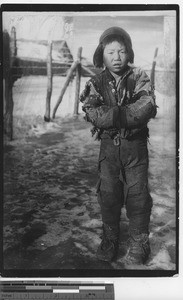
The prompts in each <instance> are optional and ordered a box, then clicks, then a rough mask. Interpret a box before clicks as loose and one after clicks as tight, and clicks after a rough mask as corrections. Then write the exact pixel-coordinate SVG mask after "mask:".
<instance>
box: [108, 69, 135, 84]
mask: <svg viewBox="0 0 183 300" xmlns="http://www.w3.org/2000/svg"><path fill="white" fill-rule="evenodd" d="M104 71H105V74H106V77H107V80H108V82H113V83H115V78H114V76H113V75H112V74H111V72H110V71H109V70H108V69H107V68H105V70H104ZM130 73H132V67H130V66H127V67H126V70H125V72H124V73H123V74H122V75H121V77H122V79H123V78H125V77H126V76H127V75H129V74H130Z"/></svg>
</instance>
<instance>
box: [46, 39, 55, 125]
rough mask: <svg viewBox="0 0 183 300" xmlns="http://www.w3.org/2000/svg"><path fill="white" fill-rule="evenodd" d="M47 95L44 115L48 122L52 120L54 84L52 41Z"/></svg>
mask: <svg viewBox="0 0 183 300" xmlns="http://www.w3.org/2000/svg"><path fill="white" fill-rule="evenodd" d="M47 77H48V81H47V95H46V111H45V115H44V120H45V121H46V122H49V121H50V102H51V95H52V84H53V75H52V42H49V43H48V55H47Z"/></svg>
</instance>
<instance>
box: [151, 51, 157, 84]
mask: <svg viewBox="0 0 183 300" xmlns="http://www.w3.org/2000/svg"><path fill="white" fill-rule="evenodd" d="M157 55H158V48H156V49H155V52H154V59H153V63H152V68H151V75H150V79H151V84H152V87H153V89H154V83H155V67H156V57H157Z"/></svg>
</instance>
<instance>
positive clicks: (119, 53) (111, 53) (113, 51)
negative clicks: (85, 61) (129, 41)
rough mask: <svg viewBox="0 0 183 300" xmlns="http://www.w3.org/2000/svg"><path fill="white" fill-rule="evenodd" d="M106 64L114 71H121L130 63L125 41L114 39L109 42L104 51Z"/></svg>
mask: <svg viewBox="0 0 183 300" xmlns="http://www.w3.org/2000/svg"><path fill="white" fill-rule="evenodd" d="M103 61H104V65H105V66H106V67H107V68H108V69H109V70H110V71H111V72H113V73H116V74H118V73H120V72H121V71H122V70H123V69H124V68H125V67H126V65H127V64H128V54H127V52H126V47H125V45H124V44H123V43H119V42H117V41H113V42H112V43H110V44H107V45H106V46H105V48H104V53H103Z"/></svg>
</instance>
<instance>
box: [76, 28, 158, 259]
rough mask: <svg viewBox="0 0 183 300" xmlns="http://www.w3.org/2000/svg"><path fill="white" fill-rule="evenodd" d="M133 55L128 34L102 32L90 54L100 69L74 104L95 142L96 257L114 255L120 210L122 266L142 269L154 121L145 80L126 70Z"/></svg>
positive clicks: (150, 92) (147, 250) (146, 243)
mask: <svg viewBox="0 0 183 300" xmlns="http://www.w3.org/2000/svg"><path fill="white" fill-rule="evenodd" d="M133 61H134V52H133V49H132V42H131V38H130V36H129V34H128V33H127V32H126V31H125V30H123V29H122V28H120V27H111V28H108V29H107V30H105V31H104V33H103V34H102V35H101V37H100V40H99V45H98V47H97V49H96V51H95V53H94V57H93V62H94V65H95V66H96V67H99V68H102V67H105V69H104V70H103V71H102V72H101V73H100V74H98V75H96V76H94V77H93V78H92V79H90V80H89V81H88V82H87V83H86V87H85V89H84V91H83V93H82V94H81V97H80V100H81V102H83V104H84V105H83V110H84V111H85V113H86V119H87V121H89V122H91V123H92V124H93V125H94V128H93V133H97V138H98V139H100V140H101V146H100V155H99V181H98V184H97V193H98V201H99V204H100V207H101V214H102V221H103V237H102V242H101V244H100V246H99V248H98V250H97V257H98V259H100V260H103V261H112V260H113V259H114V258H115V257H116V255H117V251H118V241H119V223H120V215H121V208H122V206H123V205H125V207H126V211H127V217H128V218H129V235H130V239H129V250H128V253H127V255H126V258H125V262H126V263H127V264H142V263H145V262H146V260H147V259H148V256H149V254H150V245H149V237H148V236H149V222H150V214H151V208H152V199H151V196H150V194H149V191H148V150H147V139H148V128H147V123H148V121H149V120H150V118H153V117H155V115H156V104H155V98H154V94H153V90H152V87H151V84H150V80H149V78H148V76H147V75H146V73H145V72H144V71H142V70H141V69H139V68H134V67H132V66H130V63H133Z"/></svg>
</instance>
